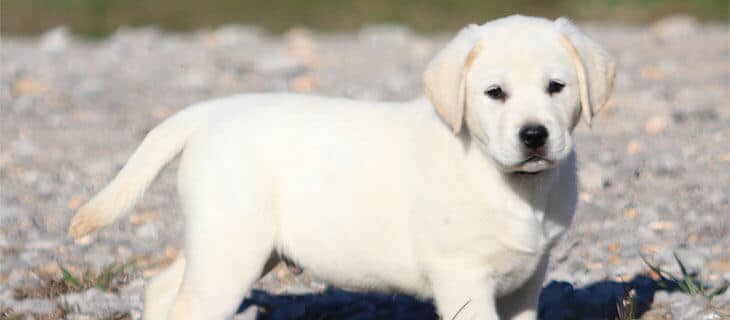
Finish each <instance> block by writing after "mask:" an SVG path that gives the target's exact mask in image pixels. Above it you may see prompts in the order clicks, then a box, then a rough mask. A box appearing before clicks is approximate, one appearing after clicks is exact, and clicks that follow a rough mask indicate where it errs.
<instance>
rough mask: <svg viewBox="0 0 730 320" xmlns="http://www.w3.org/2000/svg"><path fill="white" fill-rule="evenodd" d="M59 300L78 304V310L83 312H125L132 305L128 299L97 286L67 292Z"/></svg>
mask: <svg viewBox="0 0 730 320" xmlns="http://www.w3.org/2000/svg"><path fill="white" fill-rule="evenodd" d="M57 300H58V302H59V303H66V304H68V305H71V306H78V310H79V311H80V312H83V313H100V312H104V313H110V312H125V311H128V310H130V309H131V307H132V306H131V305H130V304H129V302H128V301H127V300H126V299H124V298H122V297H120V296H118V295H116V294H113V293H110V292H104V291H101V290H99V289H97V288H91V289H89V290H86V291H83V292H79V293H71V294H67V295H64V296H62V297H59V298H58V299H57Z"/></svg>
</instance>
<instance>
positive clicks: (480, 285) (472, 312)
mask: <svg viewBox="0 0 730 320" xmlns="http://www.w3.org/2000/svg"><path fill="white" fill-rule="evenodd" d="M431 285H432V288H433V291H434V300H435V304H436V309H437V310H438V312H439V315H440V316H441V319H443V320H452V319H453V320H499V316H497V310H496V307H495V297H494V286H495V284H494V281H493V280H491V279H488V278H487V277H486V276H485V275H484V272H481V271H474V272H470V271H468V269H464V268H459V267H457V266H453V267H452V268H449V270H442V271H437V272H432V274H431Z"/></svg>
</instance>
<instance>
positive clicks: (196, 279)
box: [171, 198, 275, 320]
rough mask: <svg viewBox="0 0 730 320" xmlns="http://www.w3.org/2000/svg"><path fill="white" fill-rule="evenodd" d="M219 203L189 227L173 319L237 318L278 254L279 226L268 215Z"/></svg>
mask: <svg viewBox="0 0 730 320" xmlns="http://www.w3.org/2000/svg"><path fill="white" fill-rule="evenodd" d="M215 200H216V201H212V202H209V203H208V204H211V205H210V206H206V207H207V208H210V209H208V210H205V211H200V212H197V213H200V214H195V215H193V216H194V217H195V218H193V219H189V220H188V221H187V223H186V232H185V233H186V256H187V262H186V265H185V275H184V278H183V282H182V285H181V286H180V291H179V293H178V296H177V298H176V299H175V303H174V305H173V308H172V312H171V319H176V320H177V319H191V320H198V319H227V318H228V317H230V316H232V315H233V313H234V312H235V311H236V309H237V308H238V306H239V304H240V303H241V301H242V300H243V298H244V297H245V296H246V295H247V294H248V293H249V291H250V289H251V286H252V284H253V283H254V281H256V280H257V279H258V278H259V277H260V276H261V273H262V271H264V268H265V265H266V264H267V261H268V260H269V258H270V256H271V253H272V251H273V249H274V235H275V225H274V223H273V219H271V215H269V214H267V212H266V211H267V210H262V209H263V208H262V207H258V206H257V207H256V208H254V207H251V206H248V205H246V206H244V207H245V208H242V207H241V206H231V205H230V204H231V203H226V202H227V201H231V202H233V201H235V202H238V203H242V202H243V203H245V201H238V200H241V199H235V200H227V199H220V198H219V199H215ZM246 200H253V199H246ZM224 207H227V209H223V208H224ZM211 209H214V210H211Z"/></svg>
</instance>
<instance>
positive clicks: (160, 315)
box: [142, 254, 185, 320]
mask: <svg viewBox="0 0 730 320" xmlns="http://www.w3.org/2000/svg"><path fill="white" fill-rule="evenodd" d="M184 274H185V256H184V255H183V254H180V255H179V256H178V257H177V258H176V259H175V261H174V262H173V263H172V264H171V265H170V266H169V267H167V269H165V270H163V271H162V272H160V274H158V275H156V276H154V277H153V278H152V279H150V281H149V283H148V284H147V289H145V292H144V313H143V314H142V319H144V320H158V319H166V318H167V314H168V313H169V312H170V308H172V303H173V301H175V296H176V295H177V292H178V290H179V289H180V284H181V283H182V280H183V275H184Z"/></svg>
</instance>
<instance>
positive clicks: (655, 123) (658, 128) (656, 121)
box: [644, 116, 668, 135]
mask: <svg viewBox="0 0 730 320" xmlns="http://www.w3.org/2000/svg"><path fill="white" fill-rule="evenodd" d="M667 123H668V121H667V119H666V118H665V117H662V116H653V117H651V118H649V120H647V121H646V124H645V125H644V130H645V131H646V133H648V134H650V135H655V134H658V133H660V132H662V131H664V129H666V128H667Z"/></svg>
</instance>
